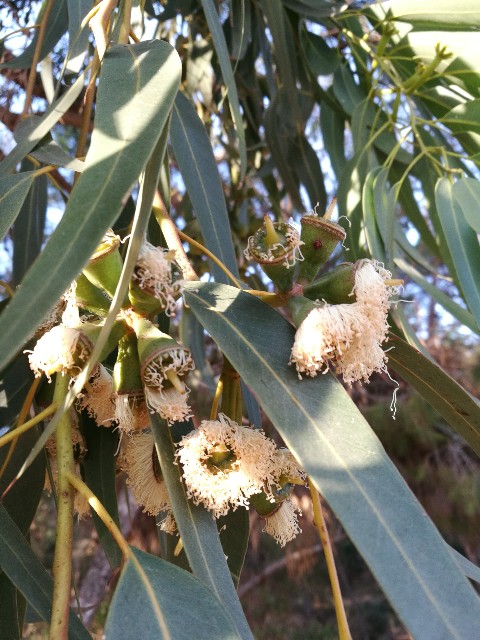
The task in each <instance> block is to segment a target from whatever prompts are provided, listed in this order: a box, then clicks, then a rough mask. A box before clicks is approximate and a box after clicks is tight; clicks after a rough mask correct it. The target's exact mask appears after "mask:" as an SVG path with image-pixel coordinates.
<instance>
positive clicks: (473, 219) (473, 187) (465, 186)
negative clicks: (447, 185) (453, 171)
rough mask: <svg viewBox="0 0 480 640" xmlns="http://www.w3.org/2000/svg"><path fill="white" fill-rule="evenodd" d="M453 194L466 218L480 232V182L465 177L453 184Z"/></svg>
mask: <svg viewBox="0 0 480 640" xmlns="http://www.w3.org/2000/svg"><path fill="white" fill-rule="evenodd" d="M453 196H454V198H455V201H456V202H457V204H458V206H459V207H460V209H461V210H462V213H463V215H464V216H465V220H466V221H467V222H468V224H469V225H470V226H471V227H472V229H473V230H474V231H475V232H476V233H480V214H479V212H480V182H479V181H478V180H476V179H475V178H463V179H462V180H458V182H455V184H454V185H453Z"/></svg>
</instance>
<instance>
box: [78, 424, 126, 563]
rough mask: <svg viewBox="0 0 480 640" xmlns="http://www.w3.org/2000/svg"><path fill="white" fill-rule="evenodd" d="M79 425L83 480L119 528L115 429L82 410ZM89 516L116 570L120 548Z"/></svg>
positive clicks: (119, 559) (98, 522)
mask: <svg viewBox="0 0 480 640" xmlns="http://www.w3.org/2000/svg"><path fill="white" fill-rule="evenodd" d="M81 425H82V432H83V435H84V438H85V445H86V449H87V453H86V455H85V458H84V459H83V463H82V466H83V470H84V473H85V481H86V483H87V484H88V486H89V488H90V489H91V490H92V491H93V493H94V494H95V495H96V497H97V498H98V499H99V500H100V502H101V503H102V505H103V506H104V507H105V509H106V510H107V511H108V514H109V515H110V516H111V518H112V519H113V521H114V522H115V523H116V525H117V526H118V527H120V521H119V517H118V503H117V494H116V491H115V478H116V457H115V454H116V452H117V450H118V438H119V436H118V431H117V430H116V429H114V428H113V426H108V425H100V426H98V425H97V424H96V422H95V420H93V419H92V418H90V417H89V416H88V415H86V413H85V411H84V412H82V416H81ZM92 515H93V521H94V523H95V528H96V530H97V533H98V540H99V542H100V545H101V547H102V549H103V550H104V552H105V555H106V556H107V558H108V561H109V563H110V566H111V567H112V569H115V568H116V567H118V566H119V565H120V563H121V561H122V553H121V551H120V548H119V546H118V545H117V543H116V542H115V540H114V539H113V538H112V536H111V534H110V532H109V531H108V529H107V527H106V526H105V525H104V524H103V522H102V521H101V520H100V518H99V517H98V516H97V514H96V513H93V514H92Z"/></svg>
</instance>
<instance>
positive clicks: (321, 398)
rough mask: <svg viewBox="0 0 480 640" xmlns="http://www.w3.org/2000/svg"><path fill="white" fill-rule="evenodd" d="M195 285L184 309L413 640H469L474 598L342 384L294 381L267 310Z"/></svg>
mask: <svg viewBox="0 0 480 640" xmlns="http://www.w3.org/2000/svg"><path fill="white" fill-rule="evenodd" d="M196 287H197V290H196V291H195V290H194V289H193V288H192V287H190V286H189V287H188V292H187V293H186V299H187V301H188V304H189V305H190V306H191V308H192V310H193V312H194V313H195V314H196V315H197V317H198V318H199V320H200V321H201V322H202V324H203V325H204V326H205V328H206V330H207V331H208V332H209V333H210V335H211V336H212V337H213V338H214V340H215V341H216V342H217V344H218V345H219V347H220V348H221V349H222V351H223V352H224V353H225V355H226V356H227V357H228V359H229V360H230V362H232V364H233V365H234V367H235V368H236V369H237V371H238V372H239V373H240V374H241V375H242V377H243V378H244V379H245V381H246V382H247V384H249V385H250V386H251V388H252V389H254V390H255V393H256V394H257V397H258V400H259V402H260V404H261V405H262V406H263V408H264V410H265V411H266V413H267V414H268V416H269V417H270V419H271V420H272V422H273V423H274V424H275V426H276V427H277V429H278V430H279V432H280V434H281V435H282V437H283V439H284V441H285V443H286V444H287V446H288V447H289V448H290V450H291V451H292V453H293V454H294V455H295V457H296V458H297V459H298V461H299V462H300V463H301V464H302V465H303V466H304V468H305V470H306V471H307V473H308V474H309V476H310V479H311V481H312V482H314V484H315V485H316V486H317V487H318V489H319V491H320V492H321V494H322V495H323V496H324V497H325V499H326V500H327V501H328V503H329V504H330V506H331V507H332V509H333V510H334V512H335V513H336V515H337V517H338V518H339V519H340V521H341V522H342V524H343V526H344V527H345V530H346V531H347V533H348V535H349V537H350V538H351V540H352V541H353V543H354V544H355V545H356V547H357V548H358V550H359V551H360V553H361V554H362V555H363V557H364V558H365V560H366V562H367V563H368V565H369V567H370V569H371V570H372V572H373V573H374V575H375V577H376V578H377V580H378V582H379V583H380V585H381V586H382V588H383V590H384V591H385V593H386V595H387V596H388V598H389V600H390V601H391V603H392V605H393V606H394V608H395V609H396V610H397V612H398V614H399V615H400V617H401V619H402V620H403V622H404V623H405V625H406V626H407V627H408V628H409V630H410V632H411V634H412V635H413V636H414V637H415V638H416V639H417V640H423V639H425V640H426V639H429V640H431V639H433V638H456V639H457V640H458V639H461V638H469V637H474V636H475V634H476V633H477V631H478V628H479V626H478V625H479V623H478V621H479V619H480V618H479V616H480V601H479V599H478V595H477V594H476V593H475V592H474V590H473V589H472V587H471V585H470V584H469V583H468V581H467V580H466V578H465V577H464V576H463V575H462V574H461V572H460V571H459V569H458V567H457V565H456V563H455V562H454V560H453V559H452V558H451V556H450V553H449V552H448V549H447V548H446V546H445V543H444V541H443V539H442V538H441V537H440V535H439V533H438V531H437V530H436V529H435V527H434V525H433V524H432V522H431V521H430V520H429V518H428V517H427V516H426V514H425V512H424V510H423V509H422V508H421V506H420V505H419V504H418V502H417V500H416V498H415V497H414V495H413V494H412V493H411V491H410V490H409V488H408V487H407V485H406V484H405V482H404V480H403V479H402V477H401V476H400V474H399V473H398V471H397V470H396V468H395V466H394V465H393V463H392V462H391V461H390V460H389V458H388V457H387V455H386V453H385V451H384V449H383V447H382V445H381V444H380V442H379V440H378V439H377V437H376V436H375V434H374V433H373V431H372V430H371V428H370V427H369V425H368V424H367V422H366V421H365V419H364V418H363V416H362V415H361V414H360V412H359V411H358V409H357V408H356V407H355V405H354V404H353V402H352V401H351V399H350V398H349V396H348V394H347V393H346V391H345V390H344V389H343V387H342V385H341V384H340V383H339V382H338V381H337V380H335V379H334V378H333V376H331V375H321V376H318V377H317V378H315V379H304V380H299V379H298V376H297V375H296V372H295V370H294V369H293V368H292V367H291V366H289V365H288V361H289V357H290V349H291V345H292V342H293V335H294V331H293V328H292V327H291V326H290V325H289V324H288V323H287V322H286V321H285V320H284V319H283V318H282V317H281V316H280V315H279V314H278V313H276V312H275V311H274V310H272V309H271V308H270V307H267V306H266V305H265V304H263V303H262V302H260V301H259V300H257V299H256V298H254V297H253V296H250V295H249V294H246V293H243V292H241V291H238V290H235V289H233V288H232V287H226V286H224V285H211V284H203V285H198V284H196Z"/></svg>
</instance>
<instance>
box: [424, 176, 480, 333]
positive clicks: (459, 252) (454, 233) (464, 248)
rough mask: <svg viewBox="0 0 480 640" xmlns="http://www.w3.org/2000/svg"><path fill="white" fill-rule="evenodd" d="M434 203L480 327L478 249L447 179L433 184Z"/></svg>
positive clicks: (460, 279) (474, 237) (479, 250)
mask: <svg viewBox="0 0 480 640" xmlns="http://www.w3.org/2000/svg"><path fill="white" fill-rule="evenodd" d="M435 201H436V204H437V211H438V216H439V218H440V222H441V224H442V228H443V231H444V233H445V238H446V241H447V244H448V248H449V249H450V253H451V256H452V260H453V263H454V265H455V271H456V272H457V276H458V278H459V281H460V286H461V288H462V291H463V294H464V296H465V300H466V302H467V305H468V306H469V308H470V311H471V312H472V315H473V317H474V318H475V321H476V322H477V324H478V326H479V327H480V282H479V280H478V273H479V271H480V247H479V244H478V238H477V234H476V233H475V231H474V230H473V229H472V228H471V227H470V225H469V224H468V223H467V222H466V220H465V217H464V215H463V214H462V210H461V208H460V205H459V203H458V202H457V201H456V200H455V198H454V193H453V185H452V183H451V182H450V180H449V179H448V178H441V179H440V180H439V181H438V182H437V185H436V187H435Z"/></svg>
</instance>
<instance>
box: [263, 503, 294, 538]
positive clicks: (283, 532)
mask: <svg viewBox="0 0 480 640" xmlns="http://www.w3.org/2000/svg"><path fill="white" fill-rule="evenodd" d="M297 513H298V514H299V515H302V512H301V511H300V509H297V508H296V507H295V505H294V504H293V501H292V499H291V498H286V500H284V501H283V502H282V503H281V504H280V506H279V508H278V509H277V510H276V511H274V513H273V514H272V515H270V516H268V517H267V518H266V519H265V527H264V528H263V531H264V532H265V533H268V534H269V535H271V536H272V537H273V538H275V540H276V541H277V542H278V544H279V545H280V546H281V547H284V546H285V545H286V544H287V542H290V541H291V540H293V539H294V538H296V537H297V535H298V534H299V533H301V532H302V530H301V529H300V526H299V524H298V519H297Z"/></svg>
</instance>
